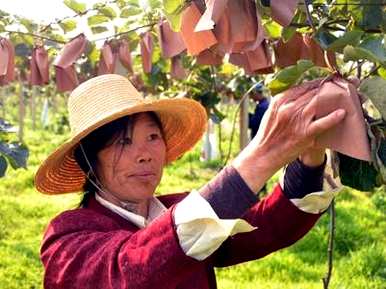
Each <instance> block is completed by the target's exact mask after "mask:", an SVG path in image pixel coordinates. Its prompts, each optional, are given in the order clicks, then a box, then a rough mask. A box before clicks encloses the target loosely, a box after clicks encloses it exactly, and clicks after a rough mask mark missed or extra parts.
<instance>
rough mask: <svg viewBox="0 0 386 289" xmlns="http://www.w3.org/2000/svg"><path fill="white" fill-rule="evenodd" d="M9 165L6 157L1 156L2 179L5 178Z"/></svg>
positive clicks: (0, 175)
mask: <svg viewBox="0 0 386 289" xmlns="http://www.w3.org/2000/svg"><path fill="white" fill-rule="evenodd" d="M7 167H8V163H7V160H6V159H5V157H4V156H0V178H2V177H4V175H5V171H6V170H7Z"/></svg>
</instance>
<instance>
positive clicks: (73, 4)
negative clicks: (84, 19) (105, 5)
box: [63, 0, 87, 14]
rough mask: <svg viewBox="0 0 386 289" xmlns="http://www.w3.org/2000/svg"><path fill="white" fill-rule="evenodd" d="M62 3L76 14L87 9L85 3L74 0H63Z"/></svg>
mask: <svg viewBox="0 0 386 289" xmlns="http://www.w3.org/2000/svg"><path fill="white" fill-rule="evenodd" d="M63 3H64V5H66V6H67V7H68V8H70V9H71V10H72V11H74V12H75V13H77V14H83V13H85V12H86V10H87V7H86V4H84V3H80V2H78V1H76V0H64V1H63Z"/></svg>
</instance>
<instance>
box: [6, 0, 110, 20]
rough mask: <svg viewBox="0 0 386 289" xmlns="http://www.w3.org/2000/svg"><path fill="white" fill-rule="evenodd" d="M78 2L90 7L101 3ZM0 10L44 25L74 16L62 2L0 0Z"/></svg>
mask: <svg viewBox="0 0 386 289" xmlns="http://www.w3.org/2000/svg"><path fill="white" fill-rule="evenodd" d="M80 2H83V3H87V4H88V6H91V5H92V4H94V3H96V2H102V1H97V0H84V1H80ZM0 10H4V11H6V12H9V13H11V14H17V15H20V16H24V17H27V18H30V19H33V20H41V21H44V22H45V23H49V22H52V21H54V20H55V18H63V17H65V16H71V15H73V14H74V12H72V11H71V9H69V8H67V6H66V5H64V4H63V0H32V1H31V0H11V1H10V0H0Z"/></svg>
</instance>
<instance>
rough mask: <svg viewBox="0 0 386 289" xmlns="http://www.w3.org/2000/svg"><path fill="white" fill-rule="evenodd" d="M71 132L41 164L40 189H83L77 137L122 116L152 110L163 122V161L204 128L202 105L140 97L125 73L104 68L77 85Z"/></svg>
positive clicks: (71, 102)
mask: <svg viewBox="0 0 386 289" xmlns="http://www.w3.org/2000/svg"><path fill="white" fill-rule="evenodd" d="M68 110H69V119H70V127H71V138H70V139H69V140H68V141H67V142H65V143H64V144H63V145H61V146H60V147H59V148H57V149H56V150H55V151H54V152H53V153H52V154H51V155H49V156H48V158H47V159H46V160H45V161H44V162H43V163H42V164H41V166H40V167H39V169H38V171H37V172H36V176H35V186H36V188H37V190H38V191H40V192H42V193H46V194H63V193H70V192H77V191H81V190H82V189H83V184H84V183H85V180H86V179H85V174H84V173H83V171H82V170H81V168H80V167H79V166H78V164H77V162H76V161H75V158H74V149H75V148H76V147H77V145H78V144H79V141H80V140H81V139H82V138H84V137H85V136H87V135H88V134H89V133H90V132H92V131H94V130H95V129H97V128H99V127H101V126H103V125H104V124H107V123H109V122H111V121H113V120H116V119H118V118H120V117H123V116H126V115H130V114H134V113H138V112H145V111H154V112H155V113H156V114H157V115H158V117H159V119H160V121H161V123H162V126H163V131H164V134H165V136H164V137H165V142H166V158H167V162H168V163H170V162H171V161H173V160H175V159H177V158H178V157H179V156H181V155H182V154H183V153H185V152H186V151H188V150H189V149H190V148H192V147H193V146H194V145H195V144H196V143H197V141H198V140H199V139H200V138H201V136H202V135H203V133H204V131H205V129H206V123H207V115H206V111H205V109H204V108H203V107H202V106H201V105H200V104H199V103H198V102H196V101H194V100H192V99H186V98H180V99H178V98H176V99H160V100H151V99H144V98H143V96H142V95H141V94H140V93H139V92H138V91H137V90H136V89H135V88H134V86H133V85H132V84H131V83H130V81H129V80H127V79H126V78H125V77H123V76H119V75H117V74H105V75H102V76H98V77H95V78H92V79H90V80H88V81H86V82H84V83H82V84H81V85H79V86H78V87H77V88H76V89H75V90H74V91H73V92H72V93H71V95H70V98H69V101H68Z"/></svg>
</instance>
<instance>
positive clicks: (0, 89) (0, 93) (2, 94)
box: [0, 87, 7, 119]
mask: <svg viewBox="0 0 386 289" xmlns="http://www.w3.org/2000/svg"><path fill="white" fill-rule="evenodd" d="M0 97H1V98H0V102H1V112H2V113H1V117H2V118H3V119H5V102H6V99H7V95H6V90H5V87H0Z"/></svg>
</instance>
